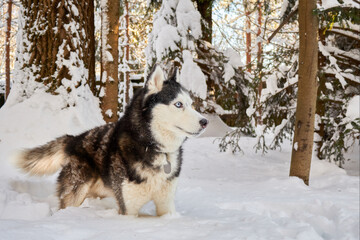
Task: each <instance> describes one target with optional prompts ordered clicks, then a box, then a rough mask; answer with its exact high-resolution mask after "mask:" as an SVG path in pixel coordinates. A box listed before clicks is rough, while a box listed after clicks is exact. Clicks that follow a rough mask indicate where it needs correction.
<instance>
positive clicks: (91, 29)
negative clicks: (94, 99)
mask: <svg viewBox="0 0 360 240" xmlns="http://www.w3.org/2000/svg"><path fill="white" fill-rule="evenodd" d="M88 2H89V6H88V9H89V10H88V13H89V15H88V16H87V17H88V23H89V24H88V26H87V31H88V36H90V38H89V48H88V54H87V55H88V57H89V79H88V83H89V86H90V89H91V92H92V93H93V94H94V96H96V93H97V90H96V74H95V51H96V46H95V16H94V15H95V12H94V11H95V7H94V1H93V0H90V1H88Z"/></svg>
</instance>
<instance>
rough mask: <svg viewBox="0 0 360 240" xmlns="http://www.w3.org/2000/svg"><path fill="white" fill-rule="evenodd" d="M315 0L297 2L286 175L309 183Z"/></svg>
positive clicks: (314, 80) (314, 87)
mask: <svg viewBox="0 0 360 240" xmlns="http://www.w3.org/2000/svg"><path fill="white" fill-rule="evenodd" d="M314 9H316V1H315V0H300V1H299V33H300V52H299V81H298V97H297V107H296V120H295V134H294V140H293V149H292V156H291V166H290V176H296V177H299V178H301V179H303V180H304V182H305V184H307V185H309V175H310V165H311V156H312V149H313V138H314V121H315V110H316V95H317V67H318V19H317V16H316V15H315V14H314V13H313V10H314Z"/></svg>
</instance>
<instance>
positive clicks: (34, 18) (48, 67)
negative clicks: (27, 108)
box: [17, 0, 95, 105]
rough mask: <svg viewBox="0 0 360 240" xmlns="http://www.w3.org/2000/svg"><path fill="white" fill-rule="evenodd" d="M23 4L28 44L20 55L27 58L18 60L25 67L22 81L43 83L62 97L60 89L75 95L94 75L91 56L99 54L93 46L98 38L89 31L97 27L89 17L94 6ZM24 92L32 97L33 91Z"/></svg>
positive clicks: (63, 0)
mask: <svg viewBox="0 0 360 240" xmlns="http://www.w3.org/2000/svg"><path fill="white" fill-rule="evenodd" d="M21 5H22V6H21V9H22V10H21V14H22V15H23V16H22V18H23V19H24V26H22V29H21V33H22V36H21V38H22V39H24V41H23V43H22V51H23V52H21V54H20V58H23V59H18V60H17V61H18V62H19V63H20V64H21V65H22V66H20V71H21V72H22V76H23V79H19V81H20V82H21V83H23V84H27V83H26V82H32V81H35V82H40V83H43V84H44V85H45V86H46V90H47V91H48V92H50V93H52V94H58V93H59V92H58V90H59V87H60V86H61V87H63V88H65V90H66V91H67V92H71V91H72V90H74V88H77V87H79V86H80V85H85V84H87V83H88V80H89V75H90V74H92V73H91V72H92V70H91V69H90V65H91V61H93V60H94V58H93V57H91V56H92V55H93V54H95V53H94V52H91V51H92V50H91V44H90V41H91V39H92V38H94V35H91V30H89V28H91V27H93V25H94V22H93V19H91V17H89V13H91V12H93V11H94V7H93V4H89V3H88V1H83V0H74V1H68V0H57V1H45V0H39V1H37V2H36V3H34V1H31V0H21ZM91 21H92V22H91ZM24 56H25V57H24ZM30 85H31V84H30ZM24 91H25V93H24V95H26V96H29V95H31V94H32V92H31V91H33V89H30V88H26V89H25V90H24ZM69 101H71V100H69ZM71 104H75V103H74V102H69V105H71Z"/></svg>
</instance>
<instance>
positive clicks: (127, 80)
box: [125, 0, 130, 104]
mask: <svg viewBox="0 0 360 240" xmlns="http://www.w3.org/2000/svg"><path fill="white" fill-rule="evenodd" d="M125 11H126V12H125V13H126V15H125V27H126V29H125V35H126V36H125V37H126V46H125V59H126V65H127V66H128V69H127V71H126V73H125V102H126V104H128V103H129V102H130V72H129V70H130V69H129V60H130V36H129V1H128V0H125Z"/></svg>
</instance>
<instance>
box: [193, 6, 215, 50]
mask: <svg viewBox="0 0 360 240" xmlns="http://www.w3.org/2000/svg"><path fill="white" fill-rule="evenodd" d="M213 2H214V0H196V3H197V9H198V11H199V12H200V15H201V18H202V20H203V21H201V28H202V38H201V39H202V40H205V41H207V42H209V43H212V6H213Z"/></svg>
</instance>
